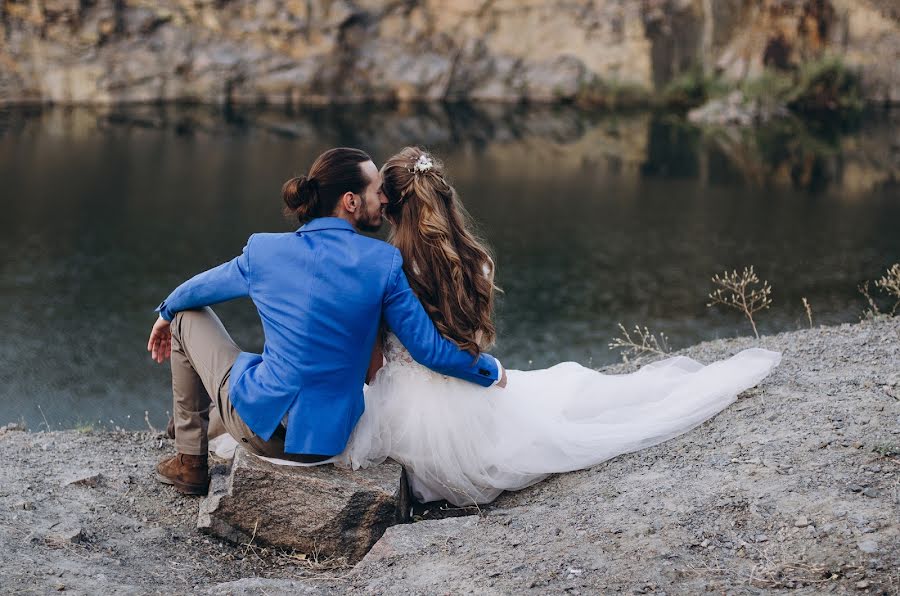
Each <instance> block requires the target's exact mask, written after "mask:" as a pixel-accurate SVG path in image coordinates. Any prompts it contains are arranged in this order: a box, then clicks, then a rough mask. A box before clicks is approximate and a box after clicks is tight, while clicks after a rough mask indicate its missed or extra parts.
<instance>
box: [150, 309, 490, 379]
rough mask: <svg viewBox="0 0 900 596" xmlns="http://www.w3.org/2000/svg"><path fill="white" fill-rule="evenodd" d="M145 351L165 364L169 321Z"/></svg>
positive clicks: (157, 327)
mask: <svg viewBox="0 0 900 596" xmlns="http://www.w3.org/2000/svg"><path fill="white" fill-rule="evenodd" d="M147 351H148V352H150V357H151V358H153V359H154V360H156V362H157V363H159V364H162V363H163V362H165V361H166V360H167V359H168V358H169V356H171V355H172V330H171V329H170V327H169V321H167V320H165V319H164V318H162V317H160V318H158V319H157V320H156V323H154V324H153V329H152V330H151V331H150V339H149V341H147ZM504 381H505V379H504Z"/></svg>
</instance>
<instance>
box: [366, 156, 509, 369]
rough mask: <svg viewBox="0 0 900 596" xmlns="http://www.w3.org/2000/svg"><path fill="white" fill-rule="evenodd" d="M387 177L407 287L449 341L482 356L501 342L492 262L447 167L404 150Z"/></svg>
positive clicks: (384, 171)
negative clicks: (495, 316) (495, 314)
mask: <svg viewBox="0 0 900 596" xmlns="http://www.w3.org/2000/svg"><path fill="white" fill-rule="evenodd" d="M422 156H425V157H424V158H423V157H422ZM423 163H425V164H426V166H425V167H422V164H423ZM417 164H418V167H417ZM381 175H382V178H383V187H382V191H383V192H384V194H385V196H386V197H387V199H388V204H387V206H386V208H385V214H386V215H387V216H388V218H389V219H390V221H391V223H392V224H393V225H392V226H391V232H390V235H389V238H388V240H389V242H391V243H392V244H393V245H394V246H396V247H397V248H398V249H399V250H400V254H401V255H402V256H403V270H404V272H405V273H406V277H407V278H408V279H409V285H410V286H411V287H412V289H413V291H414V292H415V293H416V296H418V298H419V301H420V302H421V303H422V306H424V307H425V310H426V311H427V312H428V314H429V316H430V317H431V320H432V321H433V322H434V324H435V326H436V327H437V328H438V330H439V331H440V332H441V334H442V335H444V337H446V338H447V339H449V340H451V341H453V342H454V343H456V345H458V346H459V347H460V348H461V349H463V350H466V351H468V352H470V353H472V354H473V355H478V354H480V353H481V351H482V350H485V349H488V348H489V347H490V346H491V345H493V343H494V340H495V338H496V335H497V332H496V328H495V327H494V321H493V311H494V291H495V290H497V289H498V288H497V287H496V286H495V285H494V261H493V259H492V258H491V255H490V252H489V249H488V248H487V247H486V246H485V244H484V243H483V242H482V241H481V240H480V239H479V238H478V237H477V236H476V235H475V234H474V233H473V231H472V227H473V225H472V221H471V218H470V217H469V214H468V213H467V212H466V210H465V208H464V207H463V205H462V203H461V202H460V201H459V197H458V196H457V194H456V190H455V189H454V188H453V187H452V186H451V185H450V184H448V183H447V180H446V178H445V177H444V167H443V164H441V163H440V162H439V161H437V160H435V159H434V158H433V157H432V156H430V155H429V154H427V153H426V152H425V151H423V150H422V149H420V148H418V147H406V148H404V149H403V150H402V151H400V153H398V154H396V155H394V156H393V157H391V158H390V159H388V160H387V162H385V164H384V166H383V167H382V168H381Z"/></svg>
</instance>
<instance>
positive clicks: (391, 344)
mask: <svg viewBox="0 0 900 596" xmlns="http://www.w3.org/2000/svg"><path fill="white" fill-rule="evenodd" d="M384 359H385V360H386V361H387V362H388V364H390V363H391V362H399V363H403V364H416V361H415V360H413V357H412V356H411V355H410V353H409V350H407V349H406V347H405V346H404V345H403V344H402V343H401V342H400V339H399V338H398V337H397V336H396V335H394V334H393V333H391V332H388V333H387V337H386V338H385V339H384Z"/></svg>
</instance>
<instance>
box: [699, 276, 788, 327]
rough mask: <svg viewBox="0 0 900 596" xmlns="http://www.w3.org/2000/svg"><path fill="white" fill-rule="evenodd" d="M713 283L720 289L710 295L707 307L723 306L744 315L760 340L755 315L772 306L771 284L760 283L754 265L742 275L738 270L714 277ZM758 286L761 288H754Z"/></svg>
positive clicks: (766, 282)
mask: <svg viewBox="0 0 900 596" xmlns="http://www.w3.org/2000/svg"><path fill="white" fill-rule="evenodd" d="M712 282H713V284H715V285H717V286H719V287H718V288H716V289H715V290H713V291H712V292H711V293H710V294H709V302H708V303H707V304H706V306H714V305H716V304H721V305H723V306H727V307H729V308H733V309H735V310H738V311H740V312H742V313H744V316H745V317H747V320H749V321H750V326H751V327H753V335H755V336H756V338H757V339H759V332H758V331H757V330H756V321H754V320H753V315H754V314H755V313H757V312H759V311H761V310H765V309H767V308H769V306H771V305H772V298H771V296H772V287H771V286H770V285H769V282H768V281H763V282H761V283H760V281H759V277H757V276H756V273H755V272H754V271H753V266H752V265H751V266H750V267H744V271H743V272H741V273H740V274H739V273H738V272H737V270H734V271H732V272H731V273H729V272H727V271H725V272H724V273H722V274H721V275H719V274H716V275H714V276H713V278H712ZM757 284H759V286H760V287H758V288H757V287H754V286H756V285H757Z"/></svg>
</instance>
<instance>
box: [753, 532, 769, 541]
mask: <svg viewBox="0 0 900 596" xmlns="http://www.w3.org/2000/svg"><path fill="white" fill-rule="evenodd" d="M755 540H756V541H757V542H768V541H769V537H768V536H766V535H765V534H757V535H756V538H755Z"/></svg>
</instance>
